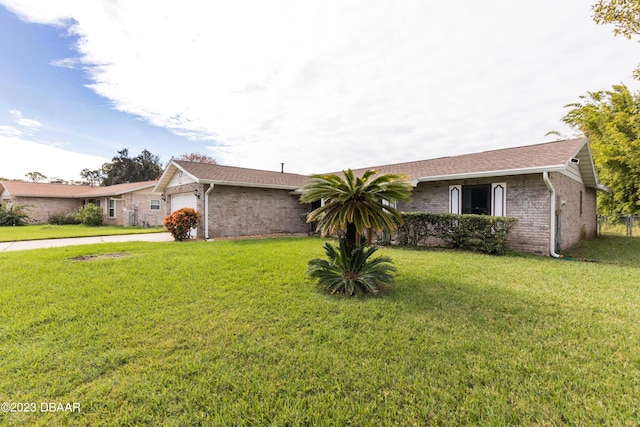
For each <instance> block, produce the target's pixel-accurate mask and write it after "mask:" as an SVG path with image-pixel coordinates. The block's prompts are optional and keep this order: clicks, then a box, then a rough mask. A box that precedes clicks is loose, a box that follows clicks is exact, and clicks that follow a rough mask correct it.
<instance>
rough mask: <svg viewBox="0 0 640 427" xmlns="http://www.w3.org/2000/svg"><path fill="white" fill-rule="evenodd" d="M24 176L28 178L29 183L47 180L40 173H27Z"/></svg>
mask: <svg viewBox="0 0 640 427" xmlns="http://www.w3.org/2000/svg"><path fill="white" fill-rule="evenodd" d="M25 176H26V177H27V178H29V181H31V182H40V181H44V180H45V179H47V177H46V176H44V175H43V174H41V173H40V172H29V173H28V174H26V175H25Z"/></svg>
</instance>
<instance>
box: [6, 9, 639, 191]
mask: <svg viewBox="0 0 640 427" xmlns="http://www.w3.org/2000/svg"><path fill="white" fill-rule="evenodd" d="M514 4H515V3H514V2H513V1H511V0H493V1H492V2H490V4H483V5H480V3H479V2H477V1H474V0H462V1H459V2H441V1H425V0H405V1H403V2H396V1H395V0H374V1H371V0H366V1H365V0H351V1H350V2H344V1H339V0H323V1H310V2H291V1H289V0H272V1H271V2H261V1H257V0H239V1H235V2H225V1H218V0H212V1H210V2H206V3H205V2H202V1H200V0H184V1H181V2H180V3H175V2H167V1H158V2H154V3H153V7H152V8H151V7H148V6H147V7H145V5H144V3H141V2H118V1H114V0H57V1H55V2H51V1H48V0H29V1H24V0H0V177H5V178H24V174H25V173H27V172H30V171H38V172H41V173H43V174H45V175H47V176H49V177H62V178H66V179H76V178H78V173H79V171H80V170H81V169H83V168H85V167H88V168H97V167H99V166H100V165H101V164H102V163H104V162H106V161H109V160H110V159H111V158H112V157H113V156H115V155H116V153H117V151H118V150H120V149H121V148H124V147H126V148H129V152H130V154H132V155H136V154H138V153H139V152H140V151H142V150H143V149H145V148H146V149H148V150H150V151H151V152H152V153H154V154H157V155H160V156H161V160H162V162H163V163H166V162H167V161H168V160H169V159H170V157H171V156H177V155H180V154H183V153H188V152H194V151H197V152H201V153H205V154H208V155H210V156H212V157H214V158H216V159H217V160H218V162H219V163H222V164H227V165H234V166H245V167H253V168H260V169H268V170H279V169H280V163H281V162H284V163H285V169H286V170H287V171H289V172H297V173H313V172H326V171H334V170H340V169H343V168H347V167H354V168H355V167H365V166H375V165H378V164H386V163H393V162H400V161H410V160H417V159H425V158H433V157H439V156H446V155H455V154H461V153H467V152H474V151H482V150H489V149H495V148H503V147H509V146H516V145H525V144H534V143H539V142H544V141H549V140H552V139H554V138H553V137H549V136H545V133H546V132H548V131H550V130H558V131H560V132H561V133H563V134H565V135H566V136H572V133H571V130H569V129H567V128H566V127H565V126H564V125H563V124H562V123H561V121H560V120H561V118H562V116H563V115H564V114H565V112H566V109H564V108H563V106H564V105H565V104H568V103H571V102H575V101H577V100H578V97H579V96H580V95H584V94H586V92H587V91H596V90H601V89H609V88H610V87H611V86H612V85H613V84H619V83H625V84H627V85H628V86H630V87H631V88H632V89H637V87H638V85H637V82H635V81H633V80H632V78H631V72H632V70H633V68H634V67H636V65H637V64H638V63H639V62H640V46H639V45H638V44H637V43H636V42H634V41H629V40H626V39H623V38H620V37H617V38H616V37H614V36H613V34H612V32H611V30H612V29H611V28H607V27H602V26H597V25H596V24H595V23H593V21H592V20H591V2H590V1H585V0H565V1H563V2H556V1H554V0H540V1H538V2H522V3H518V6H517V7H514Z"/></svg>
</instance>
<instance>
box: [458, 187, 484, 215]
mask: <svg viewBox="0 0 640 427" xmlns="http://www.w3.org/2000/svg"><path fill="white" fill-rule="evenodd" d="M462 213H465V214H474V215H489V214H490V213H491V185H488V184H487V185H465V186H463V187H462Z"/></svg>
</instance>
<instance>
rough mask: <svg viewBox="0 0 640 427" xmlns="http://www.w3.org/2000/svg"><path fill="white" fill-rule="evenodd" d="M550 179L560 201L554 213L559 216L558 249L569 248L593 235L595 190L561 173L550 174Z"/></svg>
mask: <svg viewBox="0 0 640 427" xmlns="http://www.w3.org/2000/svg"><path fill="white" fill-rule="evenodd" d="M550 180H551V183H552V185H553V187H554V188H555V190H556V196H557V199H558V201H559V202H560V203H556V213H557V214H559V218H560V221H559V223H560V239H559V243H560V250H563V249H567V248H570V247H571V246H573V245H575V244H576V243H578V241H580V240H581V239H585V238H587V239H588V238H592V237H595V235H596V233H597V216H596V190H595V189H593V188H586V187H585V186H584V185H583V184H582V183H580V182H578V181H576V180H574V179H571V178H569V177H568V176H566V175H563V174H561V173H553V174H550ZM581 193H582V207H581V206H580V194H581Z"/></svg>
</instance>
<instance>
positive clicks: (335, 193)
mask: <svg viewBox="0 0 640 427" xmlns="http://www.w3.org/2000/svg"><path fill="white" fill-rule="evenodd" d="M376 174H377V171H376V170H368V171H366V172H365V173H364V174H363V175H362V176H361V177H356V176H355V174H354V173H353V171H352V170H351V169H348V170H346V171H343V175H344V179H343V178H341V177H339V176H338V175H312V176H311V178H310V179H309V181H308V182H307V183H306V184H305V186H304V187H303V188H302V196H301V197H300V201H301V202H303V203H312V202H315V201H318V200H324V205H323V206H321V207H319V208H318V209H315V210H314V211H313V212H311V213H310V214H309V215H308V217H307V222H314V221H315V222H317V224H318V229H319V230H320V231H321V232H322V234H323V236H324V235H327V234H333V233H337V232H338V231H344V232H346V240H347V245H348V247H349V248H354V247H355V246H356V245H358V244H359V243H360V236H361V235H362V233H363V232H364V231H365V230H366V229H370V230H372V231H375V232H378V231H381V230H383V229H385V228H386V229H388V230H394V229H395V227H396V225H397V223H399V222H401V216H400V212H399V211H398V210H397V209H395V208H393V207H392V206H390V204H392V203H394V202H395V201H398V200H399V201H407V200H408V199H409V195H410V194H411V189H412V187H411V184H410V183H409V182H408V181H407V180H406V178H405V177H404V176H403V175H397V174H385V175H378V176H375V175H376ZM384 201H386V202H388V203H386V204H384V203H383V202H384Z"/></svg>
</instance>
